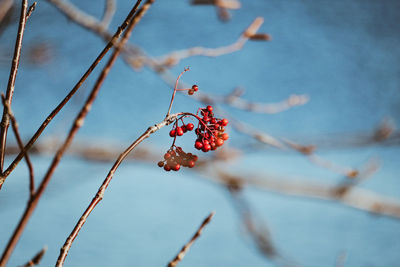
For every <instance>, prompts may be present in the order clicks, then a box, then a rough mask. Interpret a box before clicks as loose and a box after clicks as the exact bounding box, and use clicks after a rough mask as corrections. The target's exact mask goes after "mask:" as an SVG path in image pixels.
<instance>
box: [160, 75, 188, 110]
mask: <svg viewBox="0 0 400 267" xmlns="http://www.w3.org/2000/svg"><path fill="white" fill-rule="evenodd" d="M189 70H190V69H189V68H185V69H184V70H183V71H182V72H181V73H180V74H179V76H178V78H177V79H176V82H175V86H174V92H173V93H172V97H171V102H170V103H169V107H168V112H167V115H166V117H168V116H169V113H170V112H171V108H172V103H174V98H175V94H176V91H177V89H178V83H179V79H180V78H181V77H182V75H183V74H184V73H185V72H187V71H189Z"/></svg>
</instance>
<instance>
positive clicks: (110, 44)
mask: <svg viewBox="0 0 400 267" xmlns="http://www.w3.org/2000/svg"><path fill="white" fill-rule="evenodd" d="M138 2H141V0H139V1H138ZM137 5H138V3H136V4H135V6H134V7H133V8H132V9H131V11H130V13H129V14H128V16H127V17H126V19H125V21H124V22H123V23H122V24H121V26H120V27H119V28H118V29H117V31H116V32H115V34H114V36H113V38H111V40H110V41H109V42H108V44H107V45H106V47H105V48H104V49H103V51H101V52H100V54H99V55H98V56H97V58H96V59H95V60H94V62H93V63H92V65H91V66H90V67H89V68H88V70H87V71H86V72H85V74H84V75H83V76H82V77H81V79H80V80H79V81H78V83H77V84H76V85H75V86H74V88H72V90H71V91H70V92H69V93H68V95H67V96H66V97H65V98H64V99H63V100H62V101H61V102H60V104H58V106H57V107H56V108H55V109H54V110H53V111H52V112H51V113H50V115H49V116H47V118H46V119H45V120H44V122H43V123H42V125H40V127H39V129H38V130H37V131H36V133H35V134H34V135H33V136H32V138H31V139H30V140H29V142H28V143H27V144H26V145H25V148H24V149H23V150H21V152H20V153H19V154H18V155H17V156H16V157H15V159H14V160H13V162H12V163H11V164H10V166H8V168H7V169H6V170H5V171H4V173H3V174H2V175H1V177H0V190H1V187H2V185H3V183H4V181H5V179H6V178H7V176H8V175H10V173H11V172H12V171H13V170H14V169H15V167H17V165H18V163H19V162H20V161H21V159H22V158H23V157H24V156H25V154H26V153H27V152H28V150H29V149H31V148H32V146H33V144H34V143H35V142H36V140H37V139H38V138H39V136H40V135H41V134H42V132H43V131H44V129H45V128H46V127H47V125H48V124H49V123H50V122H51V120H52V119H53V118H54V117H55V116H56V115H57V114H58V112H59V111H60V110H61V109H62V108H63V107H64V106H65V104H66V103H67V102H68V101H69V100H70V99H71V97H72V96H73V95H74V94H75V93H76V91H78V89H79V88H80V87H81V85H82V84H83V82H84V81H85V80H86V79H87V77H89V75H90V74H91V73H92V71H93V70H94V69H95V68H96V66H97V64H98V63H99V62H100V61H101V60H102V58H103V57H104V56H105V55H106V54H107V52H108V51H109V50H110V49H111V48H112V47H113V45H115V41H116V40H117V39H118V38H119V36H120V35H121V33H122V31H123V30H124V29H125V28H126V27H127V26H128V23H129V21H130V20H131V19H132V17H133V15H134V13H135V12H136V10H137Z"/></svg>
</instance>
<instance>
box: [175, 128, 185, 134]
mask: <svg viewBox="0 0 400 267" xmlns="http://www.w3.org/2000/svg"><path fill="white" fill-rule="evenodd" d="M176 135H178V136H182V135H183V130H182V128H181V127H176Z"/></svg>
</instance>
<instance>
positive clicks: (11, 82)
mask: <svg viewBox="0 0 400 267" xmlns="http://www.w3.org/2000/svg"><path fill="white" fill-rule="evenodd" d="M27 9H28V0H22V6H21V14H20V18H19V25H18V34H17V40H16V42H15V48H14V56H13V60H12V64H11V69H10V77H9V79H8V85H7V91H6V101H5V103H6V104H7V105H9V106H11V101H12V97H13V94H14V87H15V79H16V78H17V72H18V66H19V59H20V57H21V48H22V39H23V37H24V30H25V24H26V11H27ZM9 125H10V121H9V117H8V115H7V110H6V107H5V106H4V109H3V117H2V119H1V124H0V173H2V172H3V165H4V153H5V149H6V140H7V130H8V126H9Z"/></svg>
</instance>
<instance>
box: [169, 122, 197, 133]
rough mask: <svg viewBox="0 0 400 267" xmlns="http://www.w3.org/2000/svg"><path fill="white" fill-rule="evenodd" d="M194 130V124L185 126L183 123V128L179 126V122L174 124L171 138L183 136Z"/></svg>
mask: <svg viewBox="0 0 400 267" xmlns="http://www.w3.org/2000/svg"><path fill="white" fill-rule="evenodd" d="M182 123H183V120H182ZM193 128H194V125H193V123H188V124H186V125H185V123H183V125H182V126H178V122H176V123H174V128H172V130H171V131H170V132H169V136H171V137H176V136H182V135H183V134H184V133H186V132H187V131H191V130H193Z"/></svg>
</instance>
